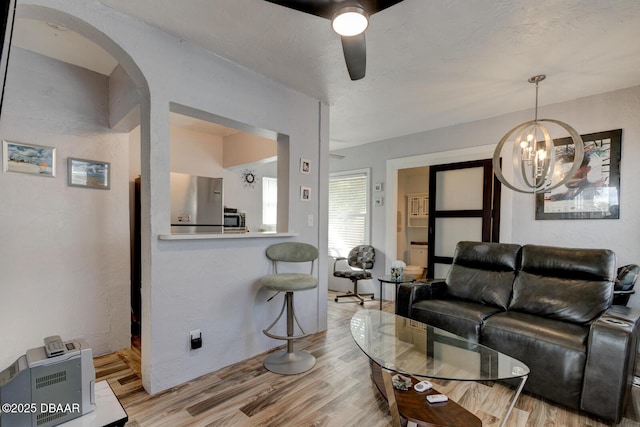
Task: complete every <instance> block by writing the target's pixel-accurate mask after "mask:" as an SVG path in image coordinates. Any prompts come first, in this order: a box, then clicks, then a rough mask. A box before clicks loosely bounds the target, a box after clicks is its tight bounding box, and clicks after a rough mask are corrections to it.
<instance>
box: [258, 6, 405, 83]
mask: <svg viewBox="0 0 640 427" xmlns="http://www.w3.org/2000/svg"><path fill="white" fill-rule="evenodd" d="M265 1H268V2H269V3H274V4H278V5H280V6H284V7H288V8H290V9H294V10H298V11H300V12H305V13H309V14H311V15H315V16H319V17H321V18H326V19H329V20H331V26H332V27H333V30H334V31H335V32H336V33H338V34H339V35H340V37H341V38H342V51H343V53H344V60H345V62H346V63H347V70H348V71H349V76H350V77H351V80H360V79H361V78H363V77H364V75H365V72H366V69H367V48H366V43H365V38H364V30H366V29H367V26H368V25H369V17H370V16H371V15H373V14H374V13H378V12H380V11H381V10H384V9H386V8H388V7H391V6H393V5H394V4H397V3H400V2H401V1H402V0H265Z"/></svg>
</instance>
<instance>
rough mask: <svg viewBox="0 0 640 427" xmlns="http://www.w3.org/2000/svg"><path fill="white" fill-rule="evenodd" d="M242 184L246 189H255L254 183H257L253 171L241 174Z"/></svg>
mask: <svg viewBox="0 0 640 427" xmlns="http://www.w3.org/2000/svg"><path fill="white" fill-rule="evenodd" d="M242 182H243V183H244V186H245V187H246V188H253V187H255V185H256V182H258V177H257V176H256V173H255V171H254V170H252V169H245V170H244V171H243V172H242Z"/></svg>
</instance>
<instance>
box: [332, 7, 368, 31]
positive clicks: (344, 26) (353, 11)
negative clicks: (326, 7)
mask: <svg viewBox="0 0 640 427" xmlns="http://www.w3.org/2000/svg"><path fill="white" fill-rule="evenodd" d="M368 26H369V14H368V13H367V12H366V11H365V10H364V9H362V8H360V7H355V6H349V7H344V8H342V9H340V10H338V11H337V12H336V13H335V15H333V19H332V20H331V27H332V28H333V31H335V32H336V33H338V34H339V35H341V36H344V37H351V36H357V35H358V34H361V33H363V32H364V30H366V29H367V27H368Z"/></svg>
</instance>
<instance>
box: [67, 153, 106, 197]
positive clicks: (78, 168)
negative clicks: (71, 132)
mask: <svg viewBox="0 0 640 427" xmlns="http://www.w3.org/2000/svg"><path fill="white" fill-rule="evenodd" d="M67 179H68V182H67V184H68V185H69V186H71V187H84V188H97V189H99V190H109V189H110V188H111V163H108V162H99V161H96V160H87V159H74V158H72V157H69V158H68V159H67Z"/></svg>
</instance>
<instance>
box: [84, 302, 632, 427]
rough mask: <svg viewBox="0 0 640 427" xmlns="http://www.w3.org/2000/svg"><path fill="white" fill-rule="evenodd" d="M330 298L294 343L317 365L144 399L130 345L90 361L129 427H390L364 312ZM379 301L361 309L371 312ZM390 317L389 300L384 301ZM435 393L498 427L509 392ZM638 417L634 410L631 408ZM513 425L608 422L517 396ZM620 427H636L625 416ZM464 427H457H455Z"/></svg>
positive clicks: (210, 380) (454, 389) (254, 363)
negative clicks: (354, 325)
mask: <svg viewBox="0 0 640 427" xmlns="http://www.w3.org/2000/svg"><path fill="white" fill-rule="evenodd" d="M334 296H335V293H333V292H330V293H329V304H328V306H329V308H328V330H327V331H326V332H322V333H319V334H315V335H312V336H310V337H307V338H305V339H303V340H300V341H297V342H296V343H295V348H296V349H304V350H306V351H309V352H311V353H313V355H314V356H315V357H316V359H317V364H316V366H315V367H314V368H313V369H312V370H310V371H308V372H306V373H304V374H300V375H293V376H284V375H277V374H273V373H271V372H269V371H267V370H266V369H265V368H264V367H263V366H262V361H263V360H264V357H265V355H260V356H256V357H254V358H251V359H248V360H245V361H242V362H240V363H237V364H235V365H232V366H228V367H226V368H223V369H221V370H219V371H216V372H212V373H210V374H207V375H204V376H202V377H200V378H197V379H194V380H192V381H189V382H187V383H185V384H181V385H179V386H176V387H173V388H171V389H169V390H166V391H164V392H162V393H158V394H156V395H153V396H150V395H148V394H147V393H146V392H145V391H144V389H143V388H142V383H141V380H140V372H139V371H140V370H139V366H140V353H139V351H138V350H137V349H136V348H135V347H134V348H132V349H131V350H124V351H120V352H117V353H113V354H109V355H106V356H101V357H97V358H95V359H94V365H95V368H96V378H97V380H103V379H106V380H108V382H109V384H110V385H111V387H112V388H113V391H114V392H115V394H116V395H117V396H118V398H119V399H120V402H121V403H122V405H123V406H124V408H125V410H126V411H127V414H128V415H129V422H128V423H127V426H132V427H135V426H232V427H236V426H247V427H249V426H274V427H276V426H277V427H283V426H286V427H290V426H294V427H297V426H300V427H302V426H340V427H344V426H356V425H357V426H367V427H376V426H384V427H387V426H390V425H391V416H390V414H389V410H388V408H387V406H386V402H385V401H384V400H383V399H382V397H381V396H380V395H379V393H378V391H377V389H376V388H375V386H374V385H373V383H372V381H371V379H370V377H369V363H368V359H367V358H366V356H365V355H364V354H363V353H362V352H361V351H360V349H359V348H358V347H357V346H356V344H355V343H354V341H353V339H352V338H351V332H350V330H349V321H350V319H351V316H352V315H353V313H355V312H356V311H357V310H362V309H363V307H362V306H360V305H358V304H351V303H335V302H334V301H333V298H334ZM378 304H379V302H378V301H374V302H367V303H365V308H371V309H377V308H378V307H379V305H378ZM383 307H384V308H383V309H384V310H385V311H389V312H393V303H392V302H385V303H384V305H383ZM433 382H436V383H437V384H438V386H437V388H438V390H441V391H442V392H443V393H446V394H447V395H449V397H450V398H451V399H453V400H454V401H456V402H458V403H459V404H460V405H462V406H463V407H465V408H467V409H468V410H470V411H471V412H473V413H474V414H475V415H476V416H478V417H479V418H480V419H481V420H482V423H483V426H498V425H499V423H500V418H499V417H501V416H502V414H503V413H504V411H505V409H506V407H507V405H508V401H509V399H510V398H511V396H512V395H513V390H512V389H511V388H509V387H507V386H504V385H501V384H497V383H494V384H489V383H482V384H480V383H475V382H442V381H439V382H438V381H433ZM636 413H637V411H636ZM508 425H509V426H517V427H538V426H540V427H542V426H544V427H552V426H568V427H573V426H575V427H586V426H589V427H601V426H607V425H609V424H607V423H604V422H602V421H599V420H597V419H594V418H592V417H589V416H588V415H586V414H584V413H579V412H576V411H573V410H569V409H566V408H564V407H560V406H557V405H554V404H551V403H548V402H545V401H544V400H543V399H540V398H537V397H533V396H530V395H527V394H525V393H523V394H522V395H521V396H520V398H519V400H518V402H517V404H516V407H515V409H514V410H513V413H512V414H511V417H510V419H509V422H508ZM619 426H621V427H632V426H634V427H640V423H639V422H635V421H632V420H631V419H628V418H625V419H624V420H623V421H622V422H621V423H620V424H619ZM455 427H463V426H455Z"/></svg>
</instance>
